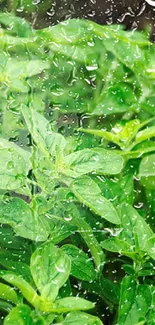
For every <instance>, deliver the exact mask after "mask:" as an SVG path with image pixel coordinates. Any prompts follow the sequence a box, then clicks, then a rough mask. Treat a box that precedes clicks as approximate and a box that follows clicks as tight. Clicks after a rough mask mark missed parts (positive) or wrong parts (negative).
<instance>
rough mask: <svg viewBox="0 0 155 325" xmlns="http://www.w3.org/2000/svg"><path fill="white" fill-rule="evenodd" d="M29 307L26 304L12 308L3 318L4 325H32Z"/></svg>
mask: <svg viewBox="0 0 155 325" xmlns="http://www.w3.org/2000/svg"><path fill="white" fill-rule="evenodd" d="M32 324H33V320H32V317H31V309H30V308H29V307H28V306H27V305H19V306H17V307H15V308H13V309H12V310H11V311H10V313H9V314H8V316H7V317H6V318H5V320H4V325H32Z"/></svg>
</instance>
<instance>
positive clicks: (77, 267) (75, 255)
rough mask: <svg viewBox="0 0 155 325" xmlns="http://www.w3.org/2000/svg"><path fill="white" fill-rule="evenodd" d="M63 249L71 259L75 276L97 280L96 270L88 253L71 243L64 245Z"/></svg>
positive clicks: (72, 272)
mask: <svg viewBox="0 0 155 325" xmlns="http://www.w3.org/2000/svg"><path fill="white" fill-rule="evenodd" d="M62 249H63V250H64V251H65V253H66V254H67V255H68V256H69V258H70V260H71V274H72V275H73V276H74V277H75V278H77V279H79V280H84V281H93V280H95V278H96V272H95V270H94V267H93V265H92V263H91V261H90V259H89V257H88V255H87V254H85V253H84V252H83V251H82V250H80V249H78V248H77V247H76V246H74V245H71V244H68V245H64V246H62Z"/></svg>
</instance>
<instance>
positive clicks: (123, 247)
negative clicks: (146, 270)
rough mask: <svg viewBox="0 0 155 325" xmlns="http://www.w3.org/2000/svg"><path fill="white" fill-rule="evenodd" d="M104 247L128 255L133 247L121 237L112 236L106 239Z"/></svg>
mask: <svg viewBox="0 0 155 325" xmlns="http://www.w3.org/2000/svg"><path fill="white" fill-rule="evenodd" d="M102 247H103V248H104V249H106V250H108V251H109V252H118V253H120V254H123V255H126V254H127V252H130V250H131V247H130V245H129V244H128V243H126V242H125V241H123V240H120V239H119V238H117V237H116V238H110V239H106V240H104V242H103V243H102Z"/></svg>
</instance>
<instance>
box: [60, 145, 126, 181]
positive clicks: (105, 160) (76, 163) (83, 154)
mask: <svg viewBox="0 0 155 325" xmlns="http://www.w3.org/2000/svg"><path fill="white" fill-rule="evenodd" d="M65 163H66V165H67V167H68V168H69V170H67V171H66V170H65V169H64V171H63V170H62V172H64V173H65V174H67V175H68V176H71V177H79V176H81V175H84V174H88V173H91V172H97V173H101V174H105V175H106V174H109V175H112V174H118V173H120V171H121V170H122V168H123V159H122V157H121V156H120V155H117V154H116V153H114V152H112V151H110V150H109V151H108V150H105V149H100V148H95V149H84V150H80V151H77V152H74V153H72V154H70V155H69V156H66V157H65Z"/></svg>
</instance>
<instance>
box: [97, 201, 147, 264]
mask: <svg viewBox="0 0 155 325" xmlns="http://www.w3.org/2000/svg"><path fill="white" fill-rule="evenodd" d="M119 210H120V215H121V226H120V230H119V229H118V234H117V232H116V234H117V236H116V234H115V233H114V236H113V237H112V236H111V237H110V238H108V239H106V240H104V241H103V243H102V247H103V248H104V249H107V250H109V251H111V252H118V253H121V254H124V255H127V256H129V257H131V258H133V259H137V257H136V255H135V254H136V253H141V252H143V254H144V253H146V252H147V250H148V251H149V254H148V255H151V247H149V242H148V241H149V240H150V237H151V236H152V234H153V232H152V230H151V228H150V227H149V225H148V224H147V223H146V222H145V220H144V219H143V218H142V217H141V216H140V215H139V214H138V212H137V211H136V210H135V209H134V208H133V207H132V206H130V205H129V204H125V203H124V204H122V205H121V206H119ZM146 247H147V248H146ZM152 254H153V246H152Z"/></svg>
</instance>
